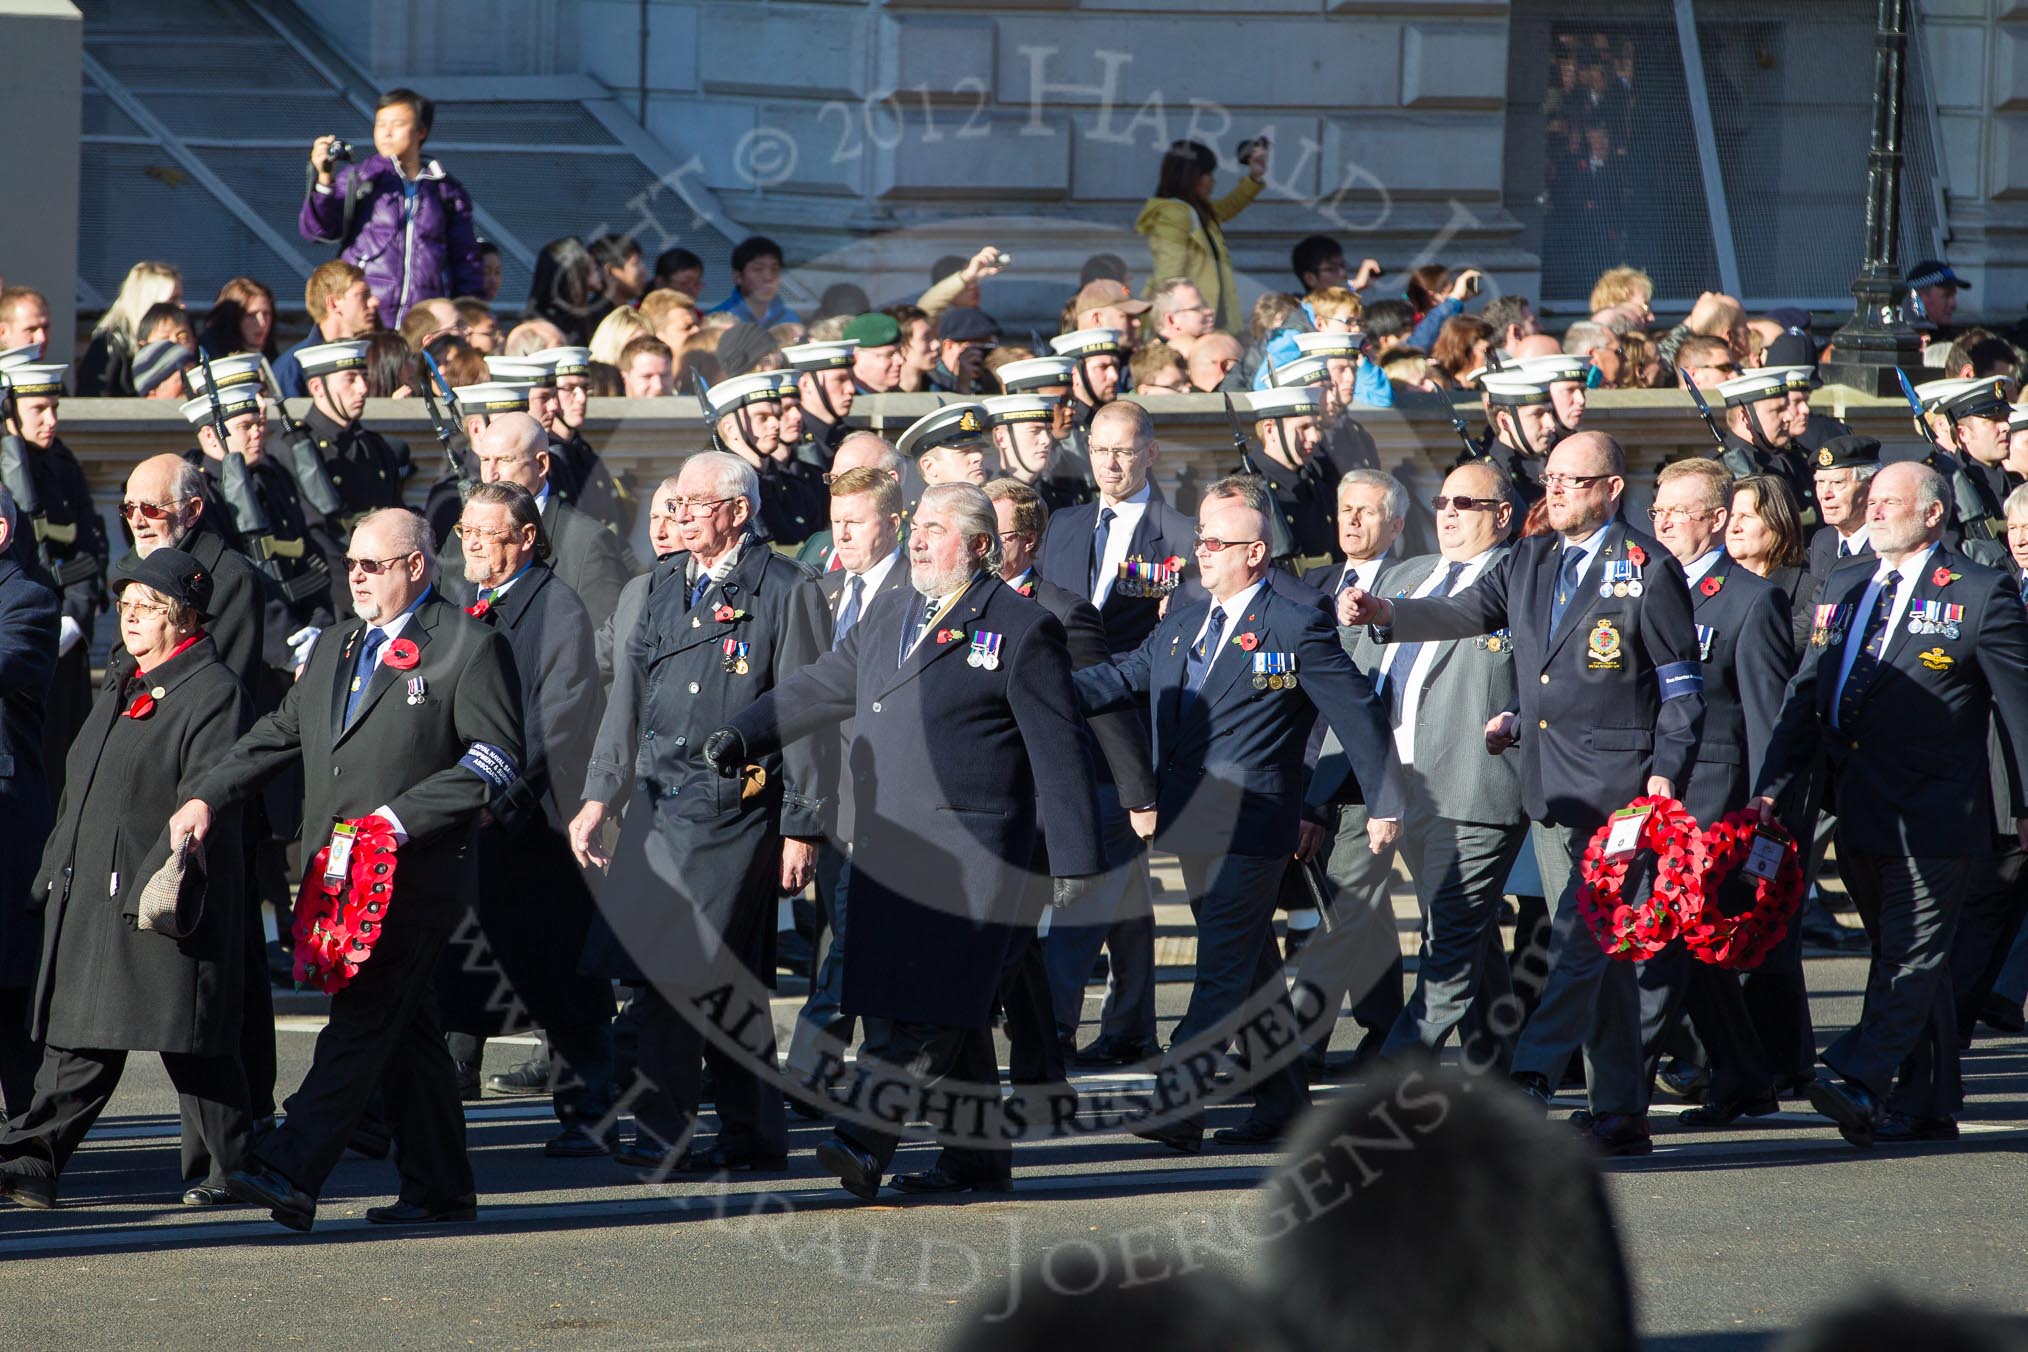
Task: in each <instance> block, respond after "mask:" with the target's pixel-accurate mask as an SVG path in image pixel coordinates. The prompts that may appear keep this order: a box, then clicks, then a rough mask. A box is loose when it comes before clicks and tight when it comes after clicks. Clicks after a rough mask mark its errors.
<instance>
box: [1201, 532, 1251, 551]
mask: <svg viewBox="0 0 2028 1352" xmlns="http://www.w3.org/2000/svg"><path fill="white" fill-rule="evenodd" d="M1259 543H1260V541H1259V540H1257V539H1255V540H1220V539H1218V538H1217V537H1216V536H1211V535H1200V536H1198V537H1197V547H1198V548H1199V549H1201V550H1203V551H1204V552H1205V553H1207V554H1216V553H1218V552H1219V551H1220V550H1224V549H1231V548H1232V547H1233V546H1234V545H1257V544H1259Z"/></svg>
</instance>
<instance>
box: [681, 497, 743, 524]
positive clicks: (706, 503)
mask: <svg viewBox="0 0 2028 1352" xmlns="http://www.w3.org/2000/svg"><path fill="white" fill-rule="evenodd" d="M731 501H733V499H731V498H670V499H669V500H668V502H669V511H670V513H671V514H672V515H674V516H675V518H676V519H677V520H678V521H681V520H682V519H683V518H684V517H686V516H710V515H711V514H712V513H713V512H715V511H717V510H718V509H719V508H721V507H723V506H725V504H726V503H728V502H731Z"/></svg>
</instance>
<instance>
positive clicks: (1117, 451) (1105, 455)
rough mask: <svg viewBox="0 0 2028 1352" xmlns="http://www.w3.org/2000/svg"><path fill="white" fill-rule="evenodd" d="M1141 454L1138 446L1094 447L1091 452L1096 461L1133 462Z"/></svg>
mask: <svg viewBox="0 0 2028 1352" xmlns="http://www.w3.org/2000/svg"><path fill="white" fill-rule="evenodd" d="M1140 453H1141V450H1140V448H1139V447H1138V446H1093V447H1092V448H1091V451H1090V454H1091V458H1092V459H1094V460H1132V459H1133V458H1134V457H1135V456H1137V455H1139V454H1140Z"/></svg>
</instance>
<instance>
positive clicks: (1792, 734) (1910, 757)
mask: <svg viewBox="0 0 2028 1352" xmlns="http://www.w3.org/2000/svg"><path fill="white" fill-rule="evenodd" d="M1879 566H1880V561H1879V560H1878V559H1873V558H1867V559H1848V560H1847V561H1846V562H1845V563H1843V564H1841V565H1840V566H1839V567H1838V568H1837V570H1836V571H1834V572H1833V573H1832V574H1831V576H1830V578H1829V579H1828V580H1827V581H1826V582H1825V583H1824V591H1823V595H1822V597H1821V604H1822V606H1825V607H1841V606H1842V607H1845V609H1844V610H1843V611H1842V612H1840V611H1836V610H1833V611H1831V612H1830V613H1831V614H1832V615H1837V616H1840V617H1841V619H1842V623H1843V627H1844V629H1845V631H1846V634H1845V641H1844V642H1843V643H1832V642H1829V641H1828V638H1829V635H1828V634H1826V633H1825V632H1823V630H1822V629H1819V630H1817V631H1816V632H1813V633H1812V634H1811V636H1810V642H1811V645H1812V646H1811V648H1810V655H1809V656H1808V657H1806V658H1804V660H1803V665H1802V669H1801V670H1800V671H1798V672H1797V673H1796V678H1795V679H1794V680H1793V681H1791V682H1790V683H1789V688H1788V695H1787V698H1786V699H1785V700H1784V701H1783V703H1782V712H1781V718H1780V721H1779V722H1778V723H1777V724H1776V727H1775V733H1774V738H1773V742H1772V745H1771V746H1770V747H1769V749H1768V757H1767V764H1766V766H1765V767H1763V769H1762V770H1761V775H1760V783H1759V785H1758V788H1757V792H1759V793H1764V794H1766V795H1768V796H1769V797H1773V798H1779V797H1781V796H1782V795H1783V794H1784V793H1785V792H1786V791H1787V790H1788V789H1789V788H1791V787H1792V786H1793V785H1794V784H1795V782H1796V781H1797V780H1798V779H1799V778H1801V777H1803V776H1806V775H1808V774H1809V771H1810V764H1811V761H1812V758H1813V757H1814V755H1815V753H1816V750H1817V748H1818V746H1819V745H1820V744H1821V745H1822V746H1823V748H1824V749H1825V751H1826V752H1827V753H1828V755H1829V760H1830V765H1831V774H1832V776H1833V778H1832V792H1833V794H1834V795H1835V797H1836V801H1837V804H1838V821H1839V826H1840V830H1841V831H1842V830H1849V831H1850V832H1851V833H1852V839H1854V840H1861V841H1865V842H1867V843H1868V846H1869V848H1871V849H1873V850H1875V851H1877V852H1879V853H1881V854H1895V855H1902V856H1909V857H1915V856H1923V855H1937V856H1951V857H1964V856H1972V855H1978V856H1984V855H1987V854H1989V853H1991V851H1992V836H1993V825H1992V823H1993V820H1994V817H1995V811H1994V809H1995V804H1994V803H1993V801H1992V798H1993V787H1992V786H1993V782H1994V781H1993V777H1992V774H1991V769H1992V767H1991V762H1990V760H1989V759H1988V756H1987V740H1986V739H1987V729H1988V723H1989V719H1990V718H1991V717H1992V716H1993V715H1996V714H1997V715H1998V719H1999V726H2000V738H1999V741H2000V749H2001V752H2002V754H2003V756H2004V757H2005V758H2006V760H2007V765H2006V767H2005V768H2006V769H2007V771H2008V774H2007V776H2006V778H2005V780H2004V781H2003V782H2007V783H2011V784H2012V785H2014V786H2015V787H2014V788H2013V789H2012V793H2013V794H2014V795H2015V797H2016V798H2017V801H2015V802H2012V803H2009V804H2007V805H2006V808H2007V812H2008V815H2012V816H2015V817H2019V816H2022V815H2024V811H2028V804H2023V803H2022V802H2020V801H2018V799H2019V796H2020V792H2021V790H2020V788H2019V786H2020V784H2021V773H2020V772H2021V770H2022V769H2023V768H2024V767H2028V614H2024V612H2023V610H2022V607H2021V594H2020V592H2019V591H2018V590H2017V589H2016V588H2015V585H2014V579H2013V577H2012V576H2011V575H2009V574H2007V573H2002V572H1999V571H1998V570H1996V569H1991V568H1982V567H1980V566H1979V565H1978V564H1976V563H1973V562H1972V561H1971V560H1970V559H1968V558H1966V557H1965V556H1964V555H1962V554H1959V553H1957V552H1956V551H1954V550H1950V549H1945V548H1943V547H1941V546H1939V547H1938V548H1937V549H1936V550H1935V551H1934V552H1933V553H1931V555H1930V556H1929V561H1928V563H1927V564H1926V565H1925V566H1924V568H1923V572H1922V576H1921V577H1920V578H1918V579H1917V580H1916V585H1915V587H1914V589H1913V590H1912V591H1911V592H1910V593H1909V601H1910V605H1909V612H1912V611H1913V609H1914V602H1916V601H1935V602H1937V603H1939V604H1941V605H1947V606H1950V605H1961V606H1963V607H1964V614H1963V616H1962V618H1961V619H1958V620H1956V621H1954V622H1953V623H1955V624H1956V626H1957V631H1958V632H1957V634H1956V636H1951V635H1950V634H1949V633H1948V632H1946V633H1942V634H1913V633H1910V632H1909V614H1908V613H1904V615H1903V616H1902V620H1901V623H1900V624H1898V625H1897V626H1896V627H1895V631H1894V632H1893V633H1892V634H1890V635H1889V636H1888V639H1887V647H1886V650H1885V651H1884V652H1883V653H1882V654H1881V656H1882V659H1883V664H1882V667H1881V669H1880V671H1879V673H1878V674H1877V675H1875V676H1874V678H1873V681H1872V683H1871V685H1869V686H1868V687H1867V689H1866V692H1865V694H1864V695H1863V696H1862V697H1861V698H1860V702H1859V706H1858V709H1857V710H1856V711H1855V713H1854V714H1853V717H1852V718H1851V719H1850V720H1849V721H1847V722H1846V723H1845V724H1844V725H1843V726H1841V727H1836V728H1834V727H1833V726H1832V716H1833V714H1834V712H1835V706H1834V704H1833V696H1834V692H1835V691H1836V690H1837V685H1838V672H1839V669H1840V668H1841V667H1842V665H1843V663H1844V654H1845V647H1846V645H1847V644H1850V643H1856V642H1858V641H1859V635H1860V632H1861V631H1862V629H1863V628H1864V624H1865V620H1864V617H1863V616H1861V615H1860V614H1859V608H1860V606H1861V605H1862V604H1863V603H1864V601H1865V597H1866V589H1867V587H1868V585H1869V584H1871V582H1872V580H1873V574H1874V572H1875V570H1876V569H1878V567H1879ZM1939 578H1941V579H1942V580H1941V581H1939ZM1819 613H1824V612H1822V611H1821V610H1820V612H1819Z"/></svg>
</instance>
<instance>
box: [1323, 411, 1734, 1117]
mask: <svg viewBox="0 0 2028 1352" xmlns="http://www.w3.org/2000/svg"><path fill="white" fill-rule="evenodd" d="M1489 379H1490V377H1489ZM1626 463H1627V462H1626V457H1625V455H1624V454H1623V453H1622V452H1621V450H1620V448H1619V445H1618V443H1616V442H1614V441H1613V439H1612V438H1611V437H1608V436H1605V435H1604V434H1602V433H1598V432H1579V433H1576V434H1574V435H1573V436H1570V437H1568V438H1566V439H1564V440H1563V441H1560V442H1558V443H1557V444H1556V448H1555V449H1554V450H1552V451H1551V452H1550V453H1549V465H1548V468H1547V470H1546V471H1545V472H1544V474H1543V476H1542V484H1543V487H1544V488H1545V489H1546V490H1547V494H1548V496H1547V498H1546V501H1547V502H1548V504H1549V506H1548V512H1549V524H1550V527H1551V532H1552V533H1550V534H1545V535H1537V536H1530V537H1528V538H1527V539H1524V540H1522V541H1521V542H1520V543H1519V544H1517V545H1516V546H1515V547H1514V550H1513V552H1511V553H1509V554H1508V555H1507V556H1506V558H1504V559H1503V560H1501V563H1500V566H1499V567H1498V568H1495V569H1493V570H1491V571H1490V572H1487V573H1485V574H1483V575H1482V576H1481V577H1480V578H1479V580H1478V581H1477V582H1474V583H1473V584H1472V585H1471V586H1469V587H1466V588H1465V589H1464V590H1463V591H1461V592H1459V593H1458V594H1456V595H1455V596H1449V597H1436V596H1428V597H1423V598H1420V599H1408V600H1401V601H1388V600H1384V599H1382V598H1380V597H1377V596H1372V595H1370V594H1368V593H1366V592H1364V591H1363V590H1360V589H1356V588H1355V589H1353V590H1351V591H1347V592H1345V593H1343V594H1342V595H1341V596H1340V598H1339V603H1338V618H1339V619H1340V620H1341V621H1342V622H1344V623H1346V624H1373V625H1377V626H1379V627H1380V628H1381V629H1382V630H1385V631H1388V632H1387V635H1386V636H1387V638H1388V640H1389V641H1391V642H1395V643H1412V642H1421V641H1425V640H1429V639H1442V638H1468V637H1471V636H1472V635H1475V634H1502V633H1504V634H1506V635H1509V636H1511V638H1512V639H1513V641H1514V667H1515V671H1516V672H1517V673H1518V679H1519V684H1520V689H1519V700H1520V710H1519V713H1518V715H1517V714H1516V713H1514V712H1511V711H1509V712H1503V713H1501V714H1499V715H1497V716H1496V717H1495V718H1494V719H1493V720H1492V721H1491V722H1490V723H1488V724H1487V725H1486V747H1487V749H1488V750H1489V751H1491V752H1493V753H1494V754H1496V755H1497V754H1499V753H1500V752H1502V751H1504V750H1505V749H1506V748H1507V747H1509V746H1511V745H1514V744H1515V743H1517V742H1518V743H1519V745H1520V747H1521V795H1522V801H1523V803H1524V804H1525V805H1526V807H1527V810H1528V815H1529V816H1530V817H1531V818H1533V819H1534V821H1535V822H1536V832H1535V843H1536V862H1537V863H1538V865H1539V866H1540V867H1541V869H1542V881H1543V884H1544V886H1545V887H1546V888H1549V889H1551V892H1552V895H1555V896H1556V898H1557V899H1556V901H1555V903H1554V905H1553V910H1552V921H1551V923H1552V929H1551V938H1550V948H1549V971H1548V974H1547V977H1546V980H1545V984H1544V988H1543V992H1542V1000H1541V1003H1540V1004H1538V1005H1537V1006H1536V1010H1535V1014H1534V1016H1533V1017H1532V1018H1531V1019H1530V1020H1529V1022H1528V1026H1527V1028H1526V1029H1525V1030H1524V1032H1523V1033H1522V1039H1521V1044H1520V1046H1519V1047H1518V1048H1517V1049H1516V1051H1515V1054H1514V1077H1515V1080H1516V1081H1517V1082H1518V1083H1520V1085H1521V1086H1522V1087H1523V1088H1524V1089H1526V1090H1528V1091H1529V1092H1531V1093H1534V1094H1536V1095H1537V1096H1538V1097H1540V1098H1541V1099H1543V1100H1544V1101H1545V1102H1546V1101H1547V1100H1548V1098H1549V1095H1550V1093H1551V1092H1552V1091H1553V1090H1554V1089H1555V1087H1556V1085H1557V1084H1558V1083H1559V1082H1560V1081H1561V1079H1562V1077H1563V1071H1564V1068H1565V1066H1566V1065H1567V1064H1568V1062H1569V1059H1570V1054H1571V1053H1572V1052H1573V1051H1575V1050H1576V1049H1577V1047H1578V1046H1579V1044H1582V1045H1583V1046H1584V1051H1585V1063H1586V1075H1587V1081H1586V1084H1587V1088H1588V1089H1589V1092H1590V1096H1591V1118H1590V1122H1589V1125H1588V1126H1587V1128H1586V1130H1587V1134H1588V1135H1589V1137H1590V1139H1591V1140H1592V1142H1593V1143H1594V1144H1595V1145H1596V1146H1598V1147H1599V1148H1600V1149H1601V1150H1603V1151H1605V1152H1606V1153H1608V1154H1615V1155H1626V1154H1646V1153H1648V1151H1649V1150H1651V1149H1652V1148H1653V1147H1652V1144H1651V1142H1650V1139H1649V1135H1648V1116H1647V1114H1648V1088H1649V1086H1648V1082H1647V1078H1646V1076H1645V1075H1644V1073H1643V1071H1644V1068H1645V1062H1644V1061H1643V1058H1642V1049H1641V1005H1640V991H1639V988H1638V987H1637V986H1636V984H1635V981H1634V969H1633V966H1632V965H1631V964H1630V963H1623V962H1615V961H1611V960H1609V959H1608V958H1607V957H1606V955H1605V953H1604V951H1603V950H1602V949H1600V947H1599V945H1598V944H1597V942H1596V941H1595V940H1594V939H1593V937H1592V934H1591V931H1590V930H1589V929H1588V928H1587V927H1586V925H1585V924H1584V921H1583V920H1582V919H1581V918H1580V917H1579V915H1578V908H1577V886H1578V882H1579V878H1578V870H1577V863H1578V859H1579V857H1580V856H1581V855H1582V854H1583V852H1584V847H1585V845H1586V843H1587V842H1588V841H1589V840H1590V839H1591V835H1592V833H1593V832H1594V831H1596V830H1597V829H1598V828H1599V827H1600V826H1601V825H1603V824H1604V822H1605V820H1606V817H1607V816H1608V815H1609V814H1610V813H1612V812H1614V811H1616V810H1618V809H1619V808H1621V807H1623V806H1625V805H1626V804H1627V803H1628V802H1630V801H1631V800H1633V799H1634V798H1637V797H1640V796H1641V795H1642V794H1660V795H1665V796H1668V797H1672V798H1673V797H1674V796H1675V794H1676V785H1678V784H1680V783H1682V782H1684V781H1685V779H1686V778H1687V777H1688V775H1689V772H1690V766H1691V763H1692V761H1693V759H1694V757H1695V754H1696V748H1697V734H1698V729H1699V728H1700V726H1701V725H1702V723H1703V718H1704V696H1703V676H1702V673H1701V672H1700V670H1699V666H1698V661H1697V631H1696V629H1695V627H1694V626H1693V624H1692V622H1691V618H1690V596H1689V593H1688V591H1687V590H1686V589H1685V588H1684V585H1683V572H1682V569H1681V568H1680V567H1678V566H1677V564H1676V562H1675V561H1674V560H1673V559H1670V558H1667V557H1665V555H1664V552H1663V549H1662V546H1661V545H1659V544H1657V543H1656V542H1655V541H1654V540H1653V539H1651V538H1650V537H1648V536H1645V535H1641V534H1639V533H1637V532H1635V531H1632V530H1629V529H1628V528H1627V527H1626V526H1625V525H1624V524H1622V523H1621V522H1620V521H1619V519H1618V512H1619V503H1620V495H1621V494H1622V493H1623V492H1624V491H1625V489H1626Z"/></svg>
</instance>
